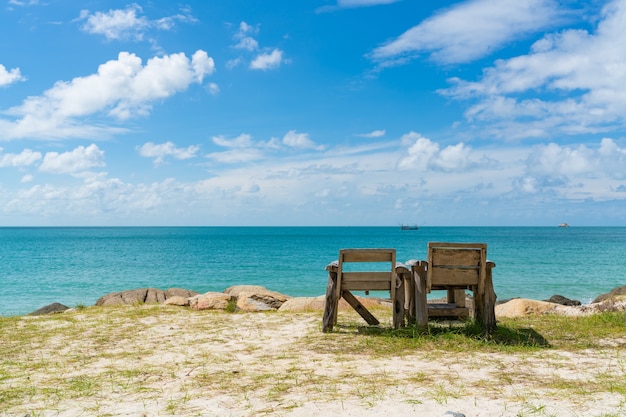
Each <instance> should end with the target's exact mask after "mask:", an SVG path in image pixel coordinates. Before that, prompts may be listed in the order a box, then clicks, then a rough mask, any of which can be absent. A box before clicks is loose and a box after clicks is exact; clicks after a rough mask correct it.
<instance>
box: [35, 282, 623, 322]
mask: <svg viewBox="0 0 626 417" xmlns="http://www.w3.org/2000/svg"><path fill="white" fill-rule="evenodd" d="M358 298H359V300H360V301H361V302H362V303H363V304H364V305H365V306H366V307H370V306H381V307H389V308H391V303H390V301H389V300H387V299H383V298H373V297H367V298H364V297H358ZM324 302H325V296H324V295H321V296H318V297H290V296H288V295H285V294H281V293H278V292H276V291H271V290H269V289H267V288H265V287H262V286H259V285H236V286H232V287H229V288H227V289H226V290H224V292H207V293H204V294H200V293H198V292H196V291H193V290H187V289H182V288H169V289H167V290H161V289H158V288H138V289H133V290H127V291H119V292H112V293H109V294H106V295H104V296H102V297H100V298H99V299H98V300H97V301H96V303H95V305H96V306H102V307H106V306H119V305H138V304H163V305H173V306H180V307H187V308H191V309H193V310H224V311H245V312H255V311H272V310H273V311H288V312H303V311H322V310H323V309H324ZM467 304H468V305H469V306H470V308H471V306H472V305H473V300H472V298H471V297H470V296H468V299H467ZM340 308H341V309H345V308H348V305H347V304H346V303H345V302H344V301H343V300H342V302H341V303H340ZM67 310H74V309H71V308H69V307H67V306H65V305H63V304H61V303H52V304H49V305H47V306H45V307H42V308H40V309H38V310H36V311H34V312H32V313H30V314H28V315H29V316H36V315H43V314H52V313H59V312H63V311H67ZM604 311H626V286H622V287H617V288H614V289H613V290H612V291H610V292H609V293H606V294H601V295H599V296H598V297H596V298H595V299H594V300H593V302H591V303H590V304H582V303H581V302H580V301H578V300H570V299H568V298H566V297H563V296H561V295H553V296H552V297H551V298H550V299H548V300H544V301H539V300H531V299H525V298H514V299H510V300H505V301H500V302H498V303H497V305H496V317H523V316H528V315H541V314H562V315H570V316H577V315H587V314H595V313H600V312H604Z"/></svg>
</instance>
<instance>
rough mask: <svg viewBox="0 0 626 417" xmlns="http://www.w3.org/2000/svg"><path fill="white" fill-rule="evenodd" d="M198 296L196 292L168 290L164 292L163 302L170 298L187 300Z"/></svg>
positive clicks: (180, 289)
mask: <svg viewBox="0 0 626 417" xmlns="http://www.w3.org/2000/svg"><path fill="white" fill-rule="evenodd" d="M198 294H200V293H199V292H197V291H192V290H186V289H183V288H168V289H167V290H165V300H166V301H167V300H169V299H170V298H172V297H184V298H189V297H193V296H196V295H198Z"/></svg>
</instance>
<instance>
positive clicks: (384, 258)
mask: <svg viewBox="0 0 626 417" xmlns="http://www.w3.org/2000/svg"><path fill="white" fill-rule="evenodd" d="M339 256H340V258H341V259H340V260H341V261H342V262H393V265H395V249H378V248H374V249H341V251H340V255H339Z"/></svg>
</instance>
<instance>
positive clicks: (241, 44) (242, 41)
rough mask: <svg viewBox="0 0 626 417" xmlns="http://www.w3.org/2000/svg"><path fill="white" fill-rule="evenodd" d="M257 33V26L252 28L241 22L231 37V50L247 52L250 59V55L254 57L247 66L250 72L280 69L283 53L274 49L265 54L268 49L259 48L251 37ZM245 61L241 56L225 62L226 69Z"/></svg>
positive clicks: (257, 43)
mask: <svg viewBox="0 0 626 417" xmlns="http://www.w3.org/2000/svg"><path fill="white" fill-rule="evenodd" d="M258 33H259V26H258V25H256V26H252V25H249V24H248V23H246V22H241V23H240V24H239V27H238V29H237V31H236V32H235V34H234V35H233V39H234V40H235V44H234V45H233V48H235V49H238V50H241V51H243V52H244V53H246V52H247V55H249V57H252V56H253V55H252V54H254V55H255V56H254V58H252V60H251V61H250V63H249V65H248V68H250V69H252V70H262V71H267V70H271V69H276V68H278V67H280V64H281V63H282V62H283V61H284V60H283V51H282V50H280V49H278V48H274V49H273V50H272V51H271V52H265V51H268V50H269V49H268V48H260V46H259V42H258V41H257V40H256V39H255V38H254V37H253V36H254V35H257V34H258ZM247 60H248V59H244V57H243V56H239V57H236V58H233V59H230V60H228V61H227V62H226V67H227V68H228V69H233V68H235V67H237V66H238V65H240V64H242V63H244V62H246V61H247Z"/></svg>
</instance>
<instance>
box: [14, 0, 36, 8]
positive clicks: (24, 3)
mask: <svg viewBox="0 0 626 417" xmlns="http://www.w3.org/2000/svg"><path fill="white" fill-rule="evenodd" d="M9 4H10V5H13V6H22V7H23V6H37V5H39V4H40V3H39V0H28V1H20V0H9Z"/></svg>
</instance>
